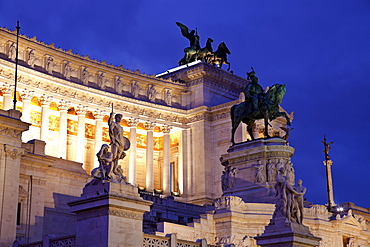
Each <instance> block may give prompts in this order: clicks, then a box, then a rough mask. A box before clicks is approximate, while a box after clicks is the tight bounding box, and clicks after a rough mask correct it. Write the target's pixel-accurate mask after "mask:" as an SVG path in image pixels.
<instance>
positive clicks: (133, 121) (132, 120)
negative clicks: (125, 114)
mask: <svg viewBox="0 0 370 247" xmlns="http://www.w3.org/2000/svg"><path fill="white" fill-rule="evenodd" d="M138 123H139V119H138V118H132V117H130V118H129V119H128V121H127V124H128V126H129V127H136V126H137V125H138Z"/></svg>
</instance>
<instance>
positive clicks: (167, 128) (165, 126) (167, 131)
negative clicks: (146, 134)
mask: <svg viewBox="0 0 370 247" xmlns="http://www.w3.org/2000/svg"><path fill="white" fill-rule="evenodd" d="M171 129H172V126H170V125H163V126H162V127H161V130H162V131H163V133H164V134H169V133H170V131H171Z"/></svg>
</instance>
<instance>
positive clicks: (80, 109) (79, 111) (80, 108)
mask: <svg viewBox="0 0 370 247" xmlns="http://www.w3.org/2000/svg"><path fill="white" fill-rule="evenodd" d="M75 111H76V113H77V115H79V116H82V115H85V114H86V112H87V106H84V105H81V104H79V105H78V106H76V107H75Z"/></svg>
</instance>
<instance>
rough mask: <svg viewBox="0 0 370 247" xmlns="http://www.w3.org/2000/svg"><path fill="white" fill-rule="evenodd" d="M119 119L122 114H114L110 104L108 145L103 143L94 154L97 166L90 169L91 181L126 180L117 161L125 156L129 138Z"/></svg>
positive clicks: (128, 146)
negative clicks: (97, 161)
mask: <svg viewBox="0 0 370 247" xmlns="http://www.w3.org/2000/svg"><path fill="white" fill-rule="evenodd" d="M121 120H122V115H121V114H114V112H113V105H112V112H111V113H110V116H109V119H108V126H109V138H110V140H111V142H110V147H109V145H107V144H103V145H102V147H101V149H100V150H99V152H98V153H97V154H96V156H97V158H98V160H99V167H97V168H94V169H93V170H92V171H91V175H92V176H93V177H94V179H95V180H94V179H93V180H92V181H91V183H95V182H96V181H97V180H98V181H99V180H108V181H116V182H119V183H120V182H122V181H126V177H125V176H123V174H122V172H123V171H122V168H121V166H120V165H118V163H119V160H120V159H123V158H125V156H126V153H125V151H127V150H128V149H129V148H130V140H129V139H128V138H127V137H125V136H124V135H123V128H122V126H121V125H120V122H121ZM109 149H110V150H109Z"/></svg>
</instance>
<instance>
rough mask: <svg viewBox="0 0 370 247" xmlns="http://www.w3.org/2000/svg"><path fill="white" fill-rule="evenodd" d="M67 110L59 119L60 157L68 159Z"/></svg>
mask: <svg viewBox="0 0 370 247" xmlns="http://www.w3.org/2000/svg"><path fill="white" fill-rule="evenodd" d="M67 125H68V120H67V110H61V111H60V117H59V148H58V152H59V157H61V158H63V159H67V133H68V132H67Z"/></svg>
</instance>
